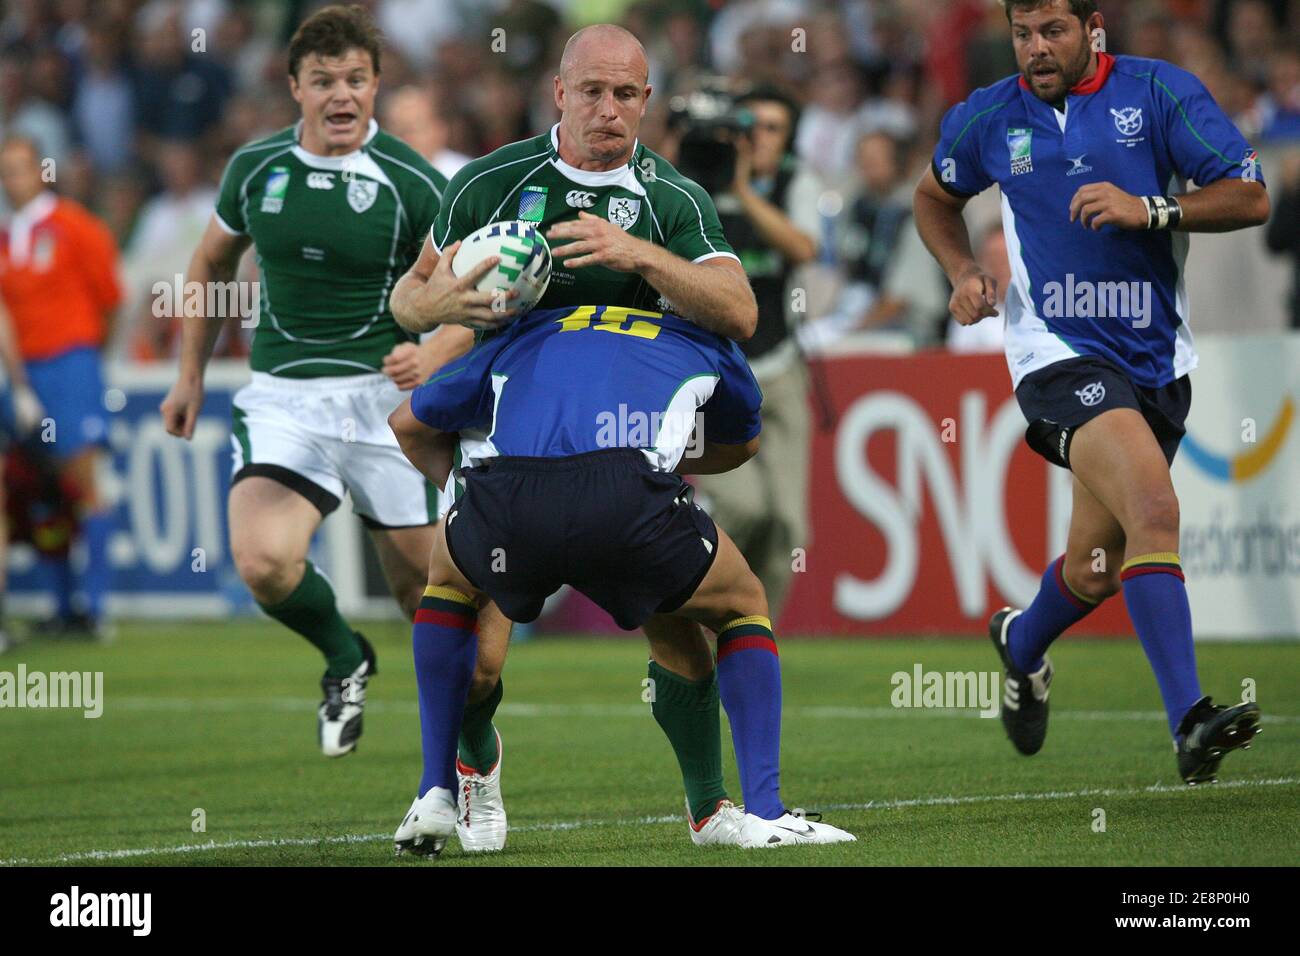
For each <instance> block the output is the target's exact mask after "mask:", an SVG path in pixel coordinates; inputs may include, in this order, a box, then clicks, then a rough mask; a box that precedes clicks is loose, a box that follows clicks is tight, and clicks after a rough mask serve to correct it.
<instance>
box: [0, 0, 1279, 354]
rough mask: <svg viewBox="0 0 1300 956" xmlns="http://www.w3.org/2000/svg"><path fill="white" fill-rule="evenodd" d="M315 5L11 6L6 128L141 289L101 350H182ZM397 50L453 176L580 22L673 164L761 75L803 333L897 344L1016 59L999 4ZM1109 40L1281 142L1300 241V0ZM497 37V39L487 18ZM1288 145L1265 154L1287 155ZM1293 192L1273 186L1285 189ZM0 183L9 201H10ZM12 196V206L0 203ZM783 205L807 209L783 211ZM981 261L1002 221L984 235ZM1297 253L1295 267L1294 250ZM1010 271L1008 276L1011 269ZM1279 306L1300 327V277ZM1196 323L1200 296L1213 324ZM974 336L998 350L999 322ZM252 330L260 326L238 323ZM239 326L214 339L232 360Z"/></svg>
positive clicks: (402, 130) (417, 107)
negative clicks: (209, 255)
mask: <svg viewBox="0 0 1300 956" xmlns="http://www.w3.org/2000/svg"><path fill="white" fill-rule="evenodd" d="M322 5H323V4H321V3H316V2H308V0H93V2H92V0H5V2H0V11H2V15H0V133H3V134H11V133H16V134H22V135H25V136H28V137H30V138H32V139H33V140H35V141H36V142H37V143H38V144H39V145H40V148H41V150H42V151H43V153H44V154H45V155H46V156H48V157H49V158H50V159H52V160H53V163H54V167H53V168H54V169H55V170H56V171H57V178H56V188H57V189H58V191H59V192H61V193H63V194H64V195H68V196H71V197H72V198H74V199H77V200H78V201H80V202H82V203H83V204H84V205H86V206H88V207H89V208H90V209H91V210H93V211H94V212H95V213H96V214H98V215H99V216H101V217H102V218H103V220H104V221H105V222H106V223H107V224H108V225H109V227H110V228H111V230H112V232H113V233H114V235H115V236H116V238H117V240H118V242H119V244H120V246H121V248H122V250H123V273H124V282H125V286H126V289H127V297H128V298H127V305H126V310H125V312H124V313H123V314H122V315H121V316H120V317H119V321H118V323H117V331H116V334H115V335H114V337H113V340H112V342H111V345H110V354H111V355H113V356H115V357H117V358H125V359H133V360H141V361H150V360H160V359H166V358H169V357H171V356H172V355H173V354H174V351H175V348H176V345H177V339H176V330H175V328H174V327H173V325H172V323H171V321H170V320H168V319H165V318H155V317H154V316H153V315H152V311H151V308H150V299H151V296H150V289H151V287H152V286H153V284H154V283H155V282H157V281H166V282H171V281H173V277H174V276H175V275H176V274H177V273H183V272H184V270H185V267H186V264H187V262H188V258H189V255H190V253H191V252H192V250H193V249H194V247H195V245H196V243H197V241H198V239H199V236H200V234H201V233H202V231H203V228H204V225H205V224H206V222H207V220H208V216H209V214H210V212H211V210H212V206H213V201H214V198H215V190H216V186H217V183H218V181H219V178H220V174H221V171H222V168H223V166H224V164H225V162H226V159H227V157H229V155H230V154H231V152H232V151H233V150H234V149H236V148H237V147H238V146H240V145H241V144H243V143H245V142H247V141H249V140H251V139H255V138H257V137H260V136H263V135H266V134H269V133H271V132H273V131H275V130H277V129H280V128H282V127H284V126H286V125H289V124H291V123H293V122H294V121H295V119H296V118H297V108H296V105H295V104H294V102H293V101H292V99H291V98H290V96H289V93H288V89H287V84H286V77H285V71H286V56H285V49H286V45H287V42H288V39H289V37H290V35H291V34H292V32H293V29H294V27H295V26H296V25H297V24H298V23H299V22H301V20H302V18H303V17H304V16H306V15H308V14H309V13H311V12H312V11H313V10H314V9H316V8H317V7H319V6H322ZM366 5H367V6H369V7H370V8H372V9H373V11H374V13H375V15H376V18H377V20H378V22H379V24H380V26H381V28H382V29H383V31H384V34H385V36H386V39H387V43H388V47H387V49H386V50H385V53H384V59H383V62H382V76H383V86H382V88H381V98H380V102H379V107H378V118H379V120H380V123H381V125H383V126H384V127H385V128H386V129H388V130H389V131H390V132H392V133H394V134H396V135H399V136H401V137H403V138H405V139H407V140H408V141H409V142H410V143H411V145H413V146H414V147H415V148H417V149H418V150H419V151H420V152H421V153H423V154H425V155H427V156H429V157H430V158H431V159H432V160H433V162H434V165H435V166H437V167H438V168H439V169H440V170H441V171H442V172H444V173H445V174H447V175H448V176H450V175H451V174H453V173H454V172H455V171H456V169H457V168H459V166H460V165H462V164H463V163H465V162H466V161H467V160H468V158H470V157H475V156H480V155H482V154H484V153H486V152H488V151H490V150H492V149H494V148H496V147H498V146H501V145H503V144H505V143H508V142H511V141H513V140H517V139H520V138H523V137H526V136H530V135H534V134H536V133H537V132H540V131H543V130H545V129H547V128H548V127H549V126H550V125H551V124H552V123H553V122H554V121H555V119H556V118H557V114H556V110H555V107H554V104H553V100H552V87H551V78H552V76H553V75H554V73H555V69H556V65H557V63H558V60H559V54H560V49H561V47H562V45H563V43H564V41H565V39H566V38H567V37H568V36H569V35H570V34H571V33H572V32H573V31H574V30H575V29H577V28H578V27H580V26H582V25H584V24H587V23H591V22H598V21H611V22H618V23H622V24H623V25H625V26H627V27H628V28H629V29H631V30H632V31H633V32H634V33H636V34H637V35H638V36H639V37H640V38H642V40H643V42H644V43H645V45H646V48H647V50H648V52H649V55H650V63H651V71H650V72H651V77H650V78H651V82H652V84H653V86H654V87H655V93H654V95H653V96H652V98H651V109H650V113H649V115H648V116H647V118H646V122H645V125H644V126H643V127H642V139H643V140H644V141H645V142H646V143H647V144H648V145H649V146H651V148H653V149H656V150H658V151H659V152H661V153H663V154H665V155H666V156H667V157H668V158H669V159H670V160H673V159H674V158H675V155H676V153H675V142H674V137H675V135H676V134H675V132H674V129H673V127H672V124H671V123H670V121H669V120H670V105H671V104H672V103H673V102H674V100H675V98H677V101H678V102H680V98H681V97H685V96H689V95H690V94H692V93H693V92H695V91H697V90H699V89H701V88H702V87H706V86H709V85H714V86H717V85H718V84H723V85H729V86H731V87H733V88H736V89H741V88H744V87H747V86H752V85H760V86H762V87H765V88H776V89H777V90H780V91H783V92H784V93H785V94H786V95H787V96H788V97H789V98H790V99H791V100H792V101H794V103H796V104H797V106H798V107H799V113H798V117H797V126H796V127H795V128H794V129H793V131H792V133H791V136H792V139H791V146H792V152H793V156H794V157H796V159H795V160H793V161H797V163H798V166H799V171H800V175H801V181H800V185H799V187H798V188H794V189H792V190H791V197H792V198H791V201H792V202H795V201H797V202H799V203H802V204H803V205H804V206H805V207H808V206H811V207H812V208H811V209H809V208H804V209H802V210H800V211H799V212H800V213H801V216H800V220H799V221H801V222H806V223H808V224H809V225H808V228H809V229H815V230H816V231H817V234H818V235H817V238H818V244H817V245H818V251H817V253H816V257H815V261H813V262H809V263H806V264H805V266H804V267H805V268H806V269H811V270H814V271H815V273H816V276H815V281H809V279H808V278H807V276H806V274H805V275H804V276H803V278H802V279H801V287H806V288H807V290H808V292H809V296H808V301H807V302H800V307H799V308H798V309H796V310H794V311H796V312H798V313H799V315H798V316H797V317H798V318H801V319H804V320H807V321H806V322H805V325H806V326H807V328H805V329H804V332H803V333H802V334H803V336H804V341H805V345H807V346H808V347H810V348H816V347H825V346H827V345H829V344H830V343H833V342H835V341H837V340H839V339H842V338H844V337H846V336H854V335H860V334H862V333H863V332H864V331H876V332H877V334H879V335H881V336H883V337H884V338H886V339H888V340H889V341H890V342H893V343H895V344H897V345H898V347H900V348H912V347H926V346H931V345H937V344H941V343H943V342H944V341H945V340H946V339H948V337H949V336H948V332H949V331H950V330H949V329H948V327H947V324H946V321H947V317H946V303H947V299H948V289H947V286H946V283H945V282H944V279H943V276H942V275H941V274H940V273H938V271H937V268H936V267H935V266H934V264H933V262H932V260H930V259H929V257H928V256H927V255H925V254H924V251H923V250H922V249H920V247H919V240H917V239H916V238H915V231H914V230H912V229H909V228H903V226H904V225H905V224H906V221H907V217H908V216H909V215H910V192H911V188H912V185H913V184H914V183H915V181H916V177H917V175H919V173H920V172H921V171H922V170H923V168H924V166H925V164H926V163H928V162H929V156H930V152H931V150H932V148H933V143H934V139H935V136H936V133H937V129H938V123H939V119H940V117H941V116H942V114H943V112H944V111H945V110H946V109H947V108H948V107H949V106H951V105H952V104H953V103H955V102H957V101H959V100H961V99H963V98H964V97H965V95H966V94H967V93H968V92H969V91H970V90H971V89H973V88H976V87H979V86H984V85H987V84H989V83H992V82H995V81H996V80H998V79H1000V78H1002V77H1004V76H1007V75H1009V74H1011V73H1014V72H1015V70H1016V67H1015V61H1014V57H1013V53H1012V49H1011V44H1010V42H1009V33H1008V27H1007V23H1006V19H1005V17H1004V14H1003V13H1002V10H1001V8H1000V7H999V6H998V4H996V3H994V2H992V0H839V2H830V0H729V2H728V0H370V2H369V3H367V4H366ZM1100 6H1101V10H1102V12H1103V13H1104V14H1105V16H1106V19H1107V48H1108V49H1109V50H1110V51H1111V52H1116V53H1131V54H1135V55H1141V56H1149V57H1157V58H1160V59H1165V60H1169V61H1172V62H1173V63H1175V64H1178V65H1180V66H1182V67H1184V68H1186V69H1188V70H1191V71H1192V72H1194V73H1195V74H1196V75H1197V76H1198V77H1200V78H1201V79H1202V81H1204V82H1205V84H1206V85H1207V86H1208V87H1209V89H1210V90H1211V92H1212V93H1213V94H1214V96H1215V97H1216V99H1217V100H1218V102H1219V103H1220V104H1221V105H1223V107H1224V108H1225V109H1226V111H1227V112H1228V113H1229V114H1230V115H1231V116H1233V117H1234V118H1235V119H1236V121H1237V123H1238V124H1239V125H1240V127H1241V128H1242V130H1243V132H1244V133H1245V134H1246V136H1247V137H1248V138H1249V139H1251V140H1252V142H1253V143H1255V144H1256V145H1259V146H1260V147H1261V148H1266V149H1269V150H1270V152H1269V153H1268V154H1266V155H1276V156H1279V157H1280V158H1281V162H1280V163H1278V164H1277V165H1276V166H1274V167H1273V168H1271V169H1270V168H1269V166H1268V165H1267V164H1266V166H1265V175H1266V178H1269V181H1270V185H1271V186H1272V187H1273V188H1274V190H1275V194H1274V207H1275V210H1278V211H1279V215H1277V216H1275V223H1274V227H1273V228H1271V229H1270V230H1269V236H1268V245H1269V246H1270V247H1271V248H1272V249H1273V251H1274V252H1275V253H1276V254H1277V255H1279V256H1282V257H1288V256H1289V257H1290V261H1291V262H1295V261H1296V260H1297V256H1298V255H1300V236H1297V228H1296V225H1295V220H1296V218H1297V208H1298V207H1297V204H1296V202H1295V195H1296V193H1297V190H1298V189H1300V0H1102V3H1101V4H1100ZM494 31H495V32H494ZM1275 149H1276V150H1278V152H1273V150H1275ZM1284 195H1285V196H1286V197H1287V198H1288V201H1289V204H1288V202H1279V199H1280V198H1281V197H1283V196H1284ZM2 203H3V199H2V198H0V204H2ZM3 212H4V210H3V209H0V215H2V214H3ZM792 215H793V212H792ZM980 234H981V235H982V236H983V240H982V244H983V252H984V254H985V255H986V256H988V257H989V258H990V260H991V261H992V262H995V263H996V262H997V261H998V259H999V258H1002V259H1003V260H1004V258H1005V251H1004V248H1003V246H1002V242H1001V235H1000V230H999V229H998V228H997V226H996V222H995V221H994V222H993V224H992V225H991V226H990V227H989V228H987V229H985V230H983V231H982V232H981V233H980ZM1284 261H1285V260H1284ZM1003 287H1004V288H1005V283H1004V285H1003ZM1282 294H1290V295H1291V296H1292V298H1291V300H1290V302H1291V304H1290V305H1289V306H1288V312H1287V316H1288V317H1287V321H1288V322H1290V323H1291V324H1293V325H1296V326H1298V327H1300V298H1297V297H1296V296H1295V293H1294V290H1283V291H1282ZM1203 324H1204V323H1202V322H1201V321H1200V316H1199V315H1198V327H1202V326H1203ZM984 325H987V326H989V328H988V329H986V330H984V332H983V333H979V334H976V335H975V336H974V337H973V338H971V339H970V340H965V339H963V338H961V337H960V336H953V337H952V338H951V341H950V344H951V345H953V347H959V348H966V347H970V348H989V349H996V348H998V342H997V339H998V337H999V333H998V330H997V328H996V326H995V325H994V324H992V323H984ZM244 334H247V332H245V333H244ZM245 347H246V343H245V342H243V340H242V339H241V338H240V336H239V335H234V336H229V337H228V340H227V341H226V342H225V343H224V344H223V346H222V348H223V349H224V351H225V354H227V355H239V354H241V350H242V349H244V348H245Z"/></svg>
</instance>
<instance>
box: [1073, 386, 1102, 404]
mask: <svg viewBox="0 0 1300 956" xmlns="http://www.w3.org/2000/svg"><path fill="white" fill-rule="evenodd" d="M1074 394H1075V395H1078V396H1079V401H1081V402H1083V404H1085V405H1087V406H1088V407H1089V408H1091V407H1092V406H1093V405H1096V404H1097V403H1098V402H1100V401H1101V400H1102V399H1103V398H1105V397H1106V386H1105V385H1103V384H1101V382H1093V383H1092V384H1091V385H1088V386H1085V387H1084V388H1081V389H1078V390H1077V391H1076V392H1075V393H1074Z"/></svg>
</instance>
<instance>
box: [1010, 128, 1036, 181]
mask: <svg viewBox="0 0 1300 956" xmlns="http://www.w3.org/2000/svg"><path fill="white" fill-rule="evenodd" d="M1033 142H1034V131H1033V130H1032V129H1021V128H1019V127H1010V128H1008V129H1007V149H1008V150H1009V151H1010V153H1011V175H1012V176H1019V175H1021V174H1022V173H1032V172H1033V171H1034V156H1033Z"/></svg>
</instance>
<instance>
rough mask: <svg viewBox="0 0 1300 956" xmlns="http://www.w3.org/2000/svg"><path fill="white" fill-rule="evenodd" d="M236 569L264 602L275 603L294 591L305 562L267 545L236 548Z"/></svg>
mask: <svg viewBox="0 0 1300 956" xmlns="http://www.w3.org/2000/svg"><path fill="white" fill-rule="evenodd" d="M233 557H234V560H235V570H237V571H238V572H239V577H240V580H242V581H243V582H244V584H246V585H248V589H249V590H250V591H252V592H253V597H254V598H256V599H257V600H258V602H259V603H261V604H276V603H279V602H280V601H283V600H284V599H285V598H286V597H288V596H289V595H290V594H291V593H293V589H294V587H295V586H296V585H297V582H298V580H299V579H301V577H302V562H301V561H295V560H293V559H291V558H288V557H287V556H285V555H280V554H276V553H275V552H273V551H270V550H267V549H265V548H258V547H249V548H239V547H236V548H235V549H234V554H233Z"/></svg>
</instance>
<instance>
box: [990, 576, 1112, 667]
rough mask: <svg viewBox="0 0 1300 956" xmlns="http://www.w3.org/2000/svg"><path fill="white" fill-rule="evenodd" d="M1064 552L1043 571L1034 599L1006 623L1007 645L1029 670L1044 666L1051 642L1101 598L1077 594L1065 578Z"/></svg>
mask: <svg viewBox="0 0 1300 956" xmlns="http://www.w3.org/2000/svg"><path fill="white" fill-rule="evenodd" d="M1064 567H1065V555H1061V556H1060V557H1059V558H1057V559H1056V560H1055V561H1053V562H1052V563H1051V564H1050V565H1048V567H1047V570H1046V571H1044V572H1043V581H1042V583H1041V584H1040V585H1039V586H1038V593H1037V594H1036V595H1034V600H1033V602H1032V603H1031V604H1030V605H1029V607H1027V608H1025V610H1024V613H1022V614H1018V615H1017V616H1016V617H1015V618H1013V619H1012V621H1011V624H1010V625H1008V627H1007V647H1008V649H1009V650H1010V651H1011V662H1012V663H1013V664H1015V665H1016V666H1017V667H1019V668H1020V669H1021V670H1022V671H1024V672H1025V673H1026V674H1034V673H1037V672H1038V671H1039V670H1041V669H1042V667H1043V655H1044V654H1046V653H1047V649H1048V648H1049V647H1051V646H1052V642H1053V641H1054V640H1056V639H1057V638H1058V637H1060V636H1061V635H1062V634H1064V633H1065V631H1066V629H1067V628H1069V627H1070V626H1071V625H1074V624H1077V623H1078V622H1079V621H1082V620H1083V619H1084V618H1085V617H1087V616H1088V615H1089V614H1090V613H1091V612H1092V610H1093V608H1095V607H1096V606H1097V604H1098V603H1099V602H1097V601H1090V600H1088V599H1087V598H1085V597H1083V596H1082V595H1081V594H1076V593H1075V592H1074V591H1072V590H1071V589H1070V585H1069V584H1067V583H1066V581H1065V575H1064V573H1063V568H1064Z"/></svg>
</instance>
